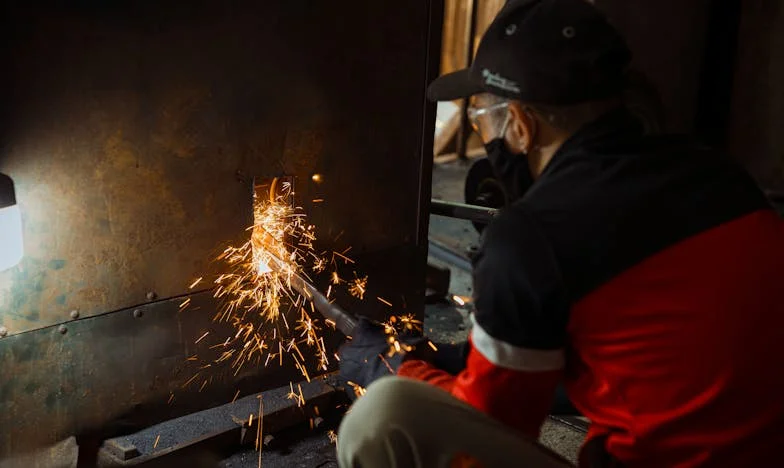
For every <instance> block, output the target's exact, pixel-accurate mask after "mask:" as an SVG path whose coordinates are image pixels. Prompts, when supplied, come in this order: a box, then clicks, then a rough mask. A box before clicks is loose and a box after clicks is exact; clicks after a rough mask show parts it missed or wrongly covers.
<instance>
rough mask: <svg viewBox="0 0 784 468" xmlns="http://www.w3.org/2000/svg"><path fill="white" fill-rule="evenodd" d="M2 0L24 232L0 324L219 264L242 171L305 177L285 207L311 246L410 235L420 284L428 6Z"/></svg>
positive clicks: (125, 294)
mask: <svg viewBox="0 0 784 468" xmlns="http://www.w3.org/2000/svg"><path fill="white" fill-rule="evenodd" d="M67 5H70V6H67ZM3 8H4V10H2V11H0V13H2V15H1V16H3V17H4V19H5V20H6V21H5V24H3V38H4V39H5V45H7V46H8V47H5V48H4V49H3V50H5V51H6V52H7V55H6V56H5V57H4V60H3V67H2V68H3V78H2V79H3V81H4V82H7V83H6V84H7V86H4V92H5V93H6V94H5V96H4V98H5V99H4V102H6V103H7V105H6V106H4V109H3V111H2V113H3V123H2V135H3V150H2V154H0V171H2V172H3V173H6V174H8V175H10V176H11V177H12V178H13V179H14V182H15V183H16V187H17V199H18V200H19V203H20V206H21V211H22V216H23V223H24V242H25V256H24V259H23V261H22V262H21V264H20V265H19V266H17V267H15V268H13V269H11V270H8V271H5V272H0V326H3V327H5V328H6V330H7V333H8V335H13V334H16V333H20V332H24V331H27V330H33V329H37V328H41V327H46V326H49V325H53V324H58V323H61V322H63V321H67V320H69V319H70V317H71V314H78V316H80V317H89V316H94V315H97V314H101V313H105V312H108V311H113V310H118V309H121V308H124V307H130V306H133V305H136V304H142V303H147V302H149V301H150V300H155V299H162V298H168V297H174V296H178V295H181V294H184V293H187V292H188V289H187V288H188V285H189V284H190V283H191V282H192V281H193V279H194V278H196V277H199V276H206V275H209V274H215V273H218V272H220V266H219V265H216V264H214V263H213V262H212V259H214V258H215V256H216V255H217V254H218V253H219V252H220V251H221V250H222V249H223V248H224V247H225V246H226V245H227V244H229V243H236V242H240V241H241V240H242V239H243V236H246V235H247V233H246V232H245V228H246V227H247V226H249V225H250V223H251V222H252V214H251V197H252V187H251V183H252V180H253V178H255V177H270V176H277V175H283V174H286V175H290V176H294V177H297V179H298V180H300V181H304V183H301V184H299V185H298V190H299V191H298V200H297V201H298V203H299V204H301V205H302V206H303V208H304V209H305V211H306V212H307V213H309V214H310V215H311V219H312V221H313V222H314V223H315V224H316V225H317V226H318V227H319V232H320V237H321V239H322V246H323V247H324V248H333V247H334V248H340V249H341V250H342V249H344V248H346V247H347V246H352V247H353V249H352V253H355V254H361V253H364V252H372V251H379V250H384V249H389V248H395V247H397V246H399V245H407V246H408V248H410V249H412V250H416V251H417V252H420V253H421V254H422V263H423V265H421V266H416V268H417V271H416V274H415V275H413V277H414V278H416V279H417V280H418V279H420V276H421V277H423V275H424V273H423V271H424V252H425V249H426V247H425V243H424V241H423V239H424V238H423V233H424V232H425V231H424V230H423V229H426V221H427V216H426V214H425V215H424V216H422V215H421V213H420V208H421V206H422V203H421V195H422V194H425V197H424V198H425V199H426V198H428V197H427V194H426V193H425V192H428V191H429V164H430V162H429V161H430V154H429V150H427V151H423V148H430V147H431V146H432V119H433V116H432V114H433V108H432V106H430V105H427V104H426V103H425V98H424V91H425V86H426V82H427V80H428V79H429V77H431V76H432V75H433V74H434V72H435V69H434V68H433V67H430V68H428V67H429V65H432V63H433V61H434V57H432V56H429V52H430V51H429V45H428V44H429V42H428V41H429V26H430V15H431V11H430V8H431V6H430V4H429V3H428V2H419V1H415V0H405V1H403V3H399V2H398V3H395V4H394V5H392V4H384V5H381V4H376V3H374V2H365V1H359V0H350V1H344V2H340V3H337V4H336V3H334V2H315V3H313V2H289V1H282V0H281V1H273V2H256V1H250V0H246V1H236V2H225V1H219V0H198V1H182V2H175V1H162V2H161V1H152V0H148V1H119V2H91V1H76V2H65V3H63V2H53V1H52V2H46V1H35V0H34V1H15V2H5V3H4V7H3ZM435 60H437V57H435ZM423 155H424V156H423ZM313 174H320V179H319V180H320V182H316V181H314V180H313V179H312V175H313ZM314 199H319V200H324V201H323V202H318V203H314V202H313V201H312V200H314ZM423 221H424V222H423ZM423 226H424V228H423ZM338 237H339V239H338V240H337V241H334V239H335V238H338ZM387 268H390V269H392V270H396V271H410V269H411V268H412V266H411V265H408V264H403V263H402V261H396V260H395V259H392V261H391V263H390V264H389V265H388V266H387ZM368 273H370V274H371V276H372V273H373V272H368ZM412 284H413V282H412Z"/></svg>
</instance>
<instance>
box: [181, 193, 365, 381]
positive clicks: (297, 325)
mask: <svg viewBox="0 0 784 468" xmlns="http://www.w3.org/2000/svg"><path fill="white" fill-rule="evenodd" d="M267 188H268V190H267ZM292 200H293V192H292V187H291V185H290V183H288V182H285V181H282V180H279V179H275V180H273V182H272V183H271V184H270V185H269V186H268V187H265V188H263V189H259V187H257V190H256V192H255V194H254V203H253V218H254V224H253V226H251V227H250V228H249V229H248V231H249V234H250V235H249V239H248V240H247V242H245V243H244V244H242V245H241V246H239V247H228V248H226V249H225V250H224V251H223V253H221V254H220V255H219V256H218V258H217V261H218V262H219V263H220V264H221V265H222V267H223V269H224V273H223V274H221V275H220V276H218V277H217V278H216V279H215V280H214V285H215V290H214V296H215V297H216V298H217V299H218V300H219V303H220V307H219V309H218V311H217V313H216V314H215V316H214V320H215V321H216V322H222V323H228V324H229V325H231V327H232V332H231V334H230V335H229V336H225V335H224V336H211V337H210V340H216V341H214V342H212V343H209V348H210V349H211V350H213V351H214V352H215V353H217V354H216V356H215V357H211V358H209V359H210V360H211V361H212V363H213V364H216V365H218V364H219V365H221V366H223V365H225V366H229V367H230V368H231V369H232V370H233V371H234V374H235V375H237V374H239V372H240V370H241V369H242V368H243V367H244V366H246V365H260V366H267V365H269V364H271V363H276V364H277V365H281V366H282V365H284V363H285V361H289V362H292V363H293V364H294V366H295V367H296V368H297V369H299V370H300V372H301V373H302V375H303V376H304V377H305V379H306V380H308V381H309V380H310V373H312V372H313V371H314V370H315V371H326V370H327V368H328V365H329V363H330V360H331V354H328V353H327V351H326V345H325V342H324V338H323V337H322V336H321V333H322V330H323V329H324V328H325V327H326V326H329V327H331V328H332V329H334V327H335V324H334V322H330V321H326V320H323V319H322V318H321V317H320V316H319V315H318V313H317V312H316V310H315V308H314V307H313V304H312V303H311V302H310V299H309V298H308V297H304V296H302V295H301V294H300V293H299V292H297V291H296V290H295V289H294V288H293V287H292V285H291V281H292V278H293V277H294V275H300V276H301V277H303V278H305V279H306V280H308V281H310V280H311V278H310V277H309V276H308V274H309V273H312V274H320V273H325V274H329V278H328V279H329V283H330V291H329V292H330V293H333V289H334V288H337V287H341V288H347V289H350V290H351V291H354V292H351V291H349V294H352V295H354V296H356V297H359V298H361V297H362V296H363V295H364V291H365V289H366V287H367V277H364V278H361V279H358V280H354V281H346V280H343V279H342V278H341V276H340V273H339V271H338V269H339V267H340V266H341V265H347V264H349V263H353V262H354V261H353V260H352V259H350V258H348V257H347V256H346V255H345V254H346V252H348V251H349V250H350V249H345V250H343V251H342V252H320V251H317V250H316V249H315V247H314V243H315V241H316V229H315V227H314V226H313V225H310V224H308V223H307V218H306V216H305V214H304V213H303V212H302V209H301V208H298V207H295V206H294V205H292ZM327 272H328V273H327ZM355 277H356V274H355ZM201 281H202V278H199V279H197V280H195V281H194V282H193V283H192V284H191V288H193V287H195V286H196V285H198V284H199V283H200V282H201ZM189 304H190V300H185V301H184V302H183V303H181V304H180V307H181V308H182V309H184V308H187V307H188V305H189ZM207 335H208V333H205V334H203V335H202V336H201V337H199V338H198V339H197V340H196V343H199V342H200V341H202V340H204V341H205V342H206V341H208V340H205V338H207ZM190 382H191V381H188V383H190ZM300 393H301V392H300Z"/></svg>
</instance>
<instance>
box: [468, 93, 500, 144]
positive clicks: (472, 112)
mask: <svg viewBox="0 0 784 468" xmlns="http://www.w3.org/2000/svg"><path fill="white" fill-rule="evenodd" d="M466 115H467V116H468V121H469V122H470V123H471V126H472V127H473V128H474V130H475V131H476V133H477V134H478V135H479V137H480V138H481V139H482V141H483V142H484V143H488V142H490V141H491V140H493V139H495V138H499V137H502V136H503V134H504V132H505V131H506V126H507V123H508V121H509V102H508V101H504V102H498V103H495V104H491V105H489V106H481V107H478V106H474V105H473V103H472V104H471V105H469V106H468V108H467V109H466Z"/></svg>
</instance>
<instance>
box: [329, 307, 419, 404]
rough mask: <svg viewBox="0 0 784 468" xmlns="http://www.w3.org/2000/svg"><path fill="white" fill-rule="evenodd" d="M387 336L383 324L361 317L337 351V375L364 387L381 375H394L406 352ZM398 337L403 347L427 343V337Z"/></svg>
mask: <svg viewBox="0 0 784 468" xmlns="http://www.w3.org/2000/svg"><path fill="white" fill-rule="evenodd" d="M389 338H390V337H389V335H387V334H386V333H385V332H384V326H383V325H382V324H380V323H378V322H374V321H371V320H369V319H367V318H365V317H361V318H360V319H359V323H358V324H357V327H356V328H355V329H354V333H353V336H352V339H351V340H349V341H348V342H346V344H344V345H343V346H342V347H341V348H340V350H339V351H338V356H339V357H340V377H341V378H342V379H343V380H345V381H347V382H351V384H353V385H358V386H360V387H362V388H365V387H367V386H368V385H370V384H371V383H372V382H373V381H375V380H376V379H378V378H380V377H383V376H385V375H393V374H395V373H396V372H397V369H398V368H399V367H400V364H402V363H403V359H404V357H405V354H406V351H405V350H404V349H403V348H401V349H400V351H397V350H396V349H395V347H394V346H392V343H390V341H389ZM397 340H398V341H399V342H400V344H401V345H407V346H405V347H410V346H413V347H418V345H420V344H425V346H426V343H427V339H426V338H424V337H422V336H413V335H398V336H397ZM392 350H395V352H391V351H392ZM351 384H349V385H351Z"/></svg>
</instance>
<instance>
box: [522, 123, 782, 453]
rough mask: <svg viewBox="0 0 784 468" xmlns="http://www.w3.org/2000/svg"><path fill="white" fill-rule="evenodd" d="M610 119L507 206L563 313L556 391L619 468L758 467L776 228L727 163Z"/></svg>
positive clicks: (776, 418)
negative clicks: (532, 242)
mask: <svg viewBox="0 0 784 468" xmlns="http://www.w3.org/2000/svg"><path fill="white" fill-rule="evenodd" d="M634 127H635V126H634V124H632V123H631V122H629V121H628V116H625V115H623V113H616V115H614V116H607V117H605V118H603V119H601V121H599V122H597V123H595V124H593V125H592V130H591V131H588V132H581V136H580V141H570V142H567V144H566V145H568V147H565V148H564V150H563V151H561V152H559V155H558V156H557V158H556V159H555V160H554V161H553V162H552V163H551V164H550V165H549V166H548V167H547V169H546V170H545V172H544V174H543V175H542V178H541V179H540V181H538V182H537V184H535V185H534V187H533V188H532V190H531V192H529V193H528V194H527V195H526V197H525V199H524V200H522V202H520V203H518V206H517V207H516V208H517V209H521V210H524V211H525V212H526V214H527V215H530V216H532V217H533V219H534V220H535V221H536V223H537V224H538V225H539V227H540V228H541V229H542V231H543V232H544V233H545V234H546V237H547V238H548V240H549V242H550V243H551V247H552V249H553V252H554V253H555V256H556V257H557V263H558V266H559V268H560V273H561V275H562V277H563V281H564V284H565V285H566V287H567V290H568V293H569V295H570V298H571V301H572V304H573V306H572V310H571V315H570V317H569V342H570V347H571V349H570V351H569V354H568V358H567V388H568V390H569V394H570V397H571V398H572V400H573V402H574V403H575V405H576V406H577V407H578V408H579V409H580V410H581V411H582V412H583V413H584V414H585V415H586V416H587V417H589V418H590V419H591V421H592V427H591V433H590V435H589V440H590V439H592V438H596V437H604V436H606V442H605V445H606V448H607V450H608V451H609V452H610V453H611V454H612V455H614V456H615V457H616V458H618V459H619V460H621V461H622V462H623V463H624V464H626V465H628V466H633V467H637V466H651V467H663V466H668V467H670V466H681V467H686V466H700V467H703V466H721V467H735V466H771V465H772V464H775V462H774V460H775V458H774V456H777V455H779V454H778V453H777V452H774V450H777V449H779V447H780V446H784V429H782V427H784V426H782V425H784V371H782V368H781V364H782V363H783V362H784V305H782V304H783V303H782V302H781V301H780V300H779V293H778V290H779V287H780V285H781V284H782V282H781V281H780V280H779V278H780V270H781V269H782V268H784V221H782V220H781V219H780V218H779V217H778V216H777V215H776V213H775V212H774V211H773V210H772V209H770V207H769V206H768V204H767V203H766V201H765V199H764V197H763V196H762V194H761V192H760V191H759V190H758V189H757V187H756V186H755V184H754V183H753V181H752V180H751V179H750V178H749V177H748V176H747V175H746V174H745V173H744V172H743V171H742V170H740V169H739V168H737V167H736V166H735V165H734V164H733V163H732V162H731V161H729V159H727V158H725V157H723V156H722V155H720V154H717V153H716V152H713V151H710V150H708V149H706V148H702V147H700V146H698V145H696V144H694V143H691V142H690V141H689V140H687V139H686V138H678V137H672V138H670V137H659V138H645V137H642V136H640V134H639V132H638V131H637V129H635V128H634Z"/></svg>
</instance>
